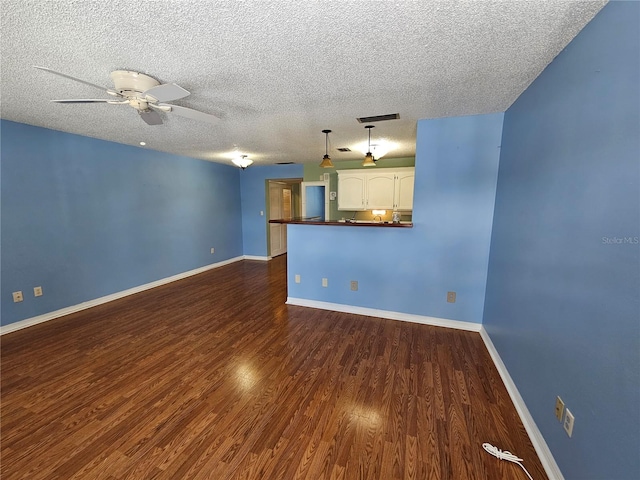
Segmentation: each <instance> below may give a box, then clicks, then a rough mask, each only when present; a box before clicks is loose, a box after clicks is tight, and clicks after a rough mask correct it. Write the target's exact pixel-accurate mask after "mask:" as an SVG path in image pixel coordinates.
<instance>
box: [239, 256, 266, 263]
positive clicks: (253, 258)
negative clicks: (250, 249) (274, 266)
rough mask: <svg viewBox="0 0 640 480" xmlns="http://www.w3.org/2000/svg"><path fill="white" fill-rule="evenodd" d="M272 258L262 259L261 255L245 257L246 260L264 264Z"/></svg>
mask: <svg viewBox="0 0 640 480" xmlns="http://www.w3.org/2000/svg"><path fill="white" fill-rule="evenodd" d="M271 258H272V257H261V256H260V255H244V256H243V259H244V260H260V261H262V262H268V261H269V260H271Z"/></svg>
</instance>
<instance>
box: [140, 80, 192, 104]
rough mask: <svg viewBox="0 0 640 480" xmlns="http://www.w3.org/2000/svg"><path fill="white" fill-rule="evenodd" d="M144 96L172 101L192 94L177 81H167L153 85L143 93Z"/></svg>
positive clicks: (162, 100) (159, 100)
mask: <svg viewBox="0 0 640 480" xmlns="http://www.w3.org/2000/svg"><path fill="white" fill-rule="evenodd" d="M143 95H144V96H150V97H153V98H155V99H156V100H157V101H158V102H171V101H173V100H178V99H180V98H184V97H186V96H188V95H191V93H189V92H188V91H187V90H185V89H184V88H182V87H181V86H180V85H176V84H175V83H165V84H163V85H158V86H157V87H152V88H150V89H149V90H147V91H146V92H144V93H143Z"/></svg>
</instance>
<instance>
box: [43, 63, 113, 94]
mask: <svg viewBox="0 0 640 480" xmlns="http://www.w3.org/2000/svg"><path fill="white" fill-rule="evenodd" d="M34 68H37V69H38V70H43V71H45V72H49V73H53V74H54V75H59V76H61V77H64V78H68V79H69V80H74V81H76V82H80V83H84V84H85V85H90V86H92V87H96V88H99V89H100V90H102V91H103V92H107V93H108V94H110V95H118V96H120V94H119V93H118V92H116V91H115V90H111V89H110V88H106V87H103V86H101V85H96V84H95V83H91V82H87V81H86V80H82V79H81V78H76V77H72V76H71V75H67V74H66V73H62V72H57V71H55V70H51V69H50V68H47V67H38V66H37V65H34Z"/></svg>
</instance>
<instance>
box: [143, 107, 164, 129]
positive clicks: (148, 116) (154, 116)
mask: <svg viewBox="0 0 640 480" xmlns="http://www.w3.org/2000/svg"><path fill="white" fill-rule="evenodd" d="M138 113H139V114H140V117H141V118H142V120H144V121H145V122H146V123H147V125H162V117H161V116H160V114H159V113H158V112H155V111H153V110H144V111H142V112H138Z"/></svg>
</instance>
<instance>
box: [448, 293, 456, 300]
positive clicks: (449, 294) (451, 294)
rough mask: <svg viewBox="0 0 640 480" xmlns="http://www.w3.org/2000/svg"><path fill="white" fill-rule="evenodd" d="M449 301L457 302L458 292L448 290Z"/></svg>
mask: <svg viewBox="0 0 640 480" xmlns="http://www.w3.org/2000/svg"><path fill="white" fill-rule="evenodd" d="M447 302H449V303H456V292H447Z"/></svg>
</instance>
